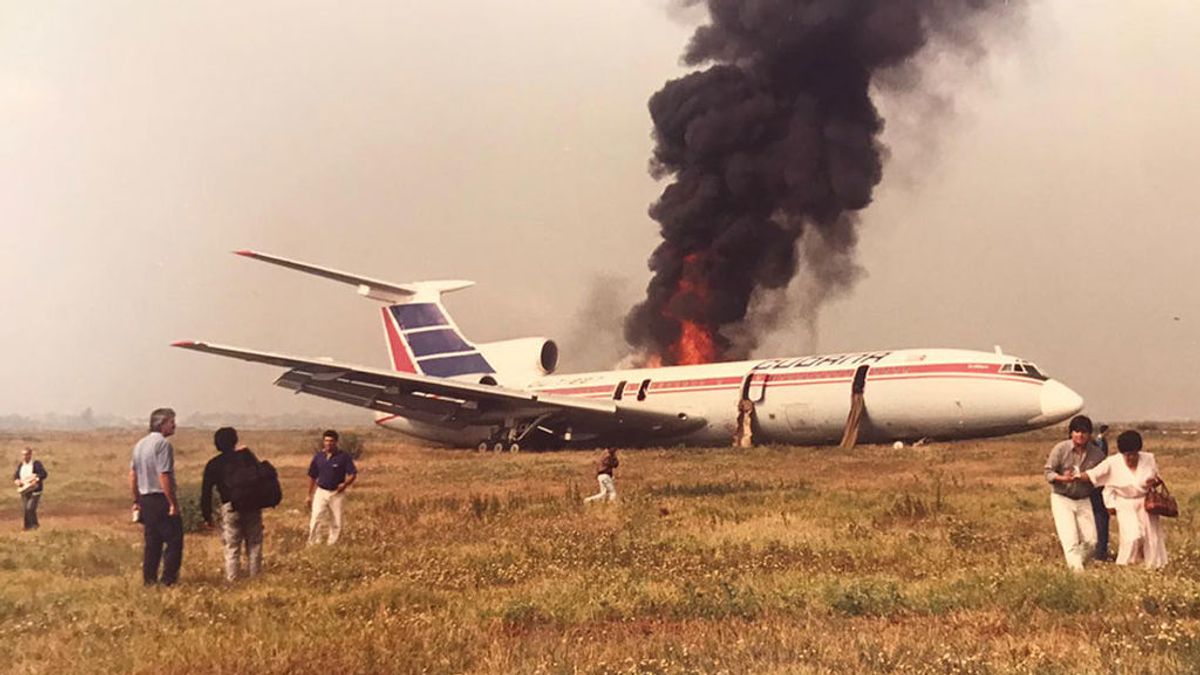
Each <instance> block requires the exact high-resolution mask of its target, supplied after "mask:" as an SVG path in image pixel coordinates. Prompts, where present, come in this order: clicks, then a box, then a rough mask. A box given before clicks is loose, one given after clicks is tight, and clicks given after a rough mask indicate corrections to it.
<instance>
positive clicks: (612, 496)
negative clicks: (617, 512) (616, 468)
mask: <svg viewBox="0 0 1200 675" xmlns="http://www.w3.org/2000/svg"><path fill="white" fill-rule="evenodd" d="M596 481H597V482H599V483H600V491H599V492H597V493H596V494H594V495H592V496H591V497H588V498H587V499H585V500H583V501H584V502H585V503H587V502H594V501H609V502H615V501H617V486H616V485H615V484H614V483H613V477H612V476H610V475H608V474H606V473H602V474H600V475H598V476H596Z"/></svg>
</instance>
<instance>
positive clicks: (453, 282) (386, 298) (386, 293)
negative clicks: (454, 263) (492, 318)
mask: <svg viewBox="0 0 1200 675" xmlns="http://www.w3.org/2000/svg"><path fill="white" fill-rule="evenodd" d="M234 253H236V254H238V255H240V256H245V257H247V258H253V259H255V260H261V261H263V262H269V263H271V264H274V265H279V266H280V267H286V268H288V269H291V270H296V271H297V272H305V273H307V274H312V275H314V276H318V277H323V278H325V279H332V280H333V281H339V282H341V283H343V284H350V285H352V286H356V287H357V290H358V294H359V295H362V296H364V297H367V298H371V299H372V300H379V301H380V302H387V303H393V304H403V303H409V302H430V301H435V300H437V298H438V297H439V296H441V294H442V293H449V292H450V291H457V290H461V289H463V288H469V287H471V286H474V285H475V282H474V281H466V280H464V279H445V280H440V281H413V282H409V283H403V284H397V283H393V282H390V281H383V280H380V279H372V278H370V277H364V276H361V275H358V274H350V273H349V272H342V271H340V270H335V269H330V268H328V267H320V266H318V265H311V264H309V263H306V262H300V261H299V260H291V259H289V258H282V257H280V256H275V255H269V254H267V253H259V252H258V251H247V250H242V251H234Z"/></svg>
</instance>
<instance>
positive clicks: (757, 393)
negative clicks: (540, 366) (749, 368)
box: [742, 372, 771, 404]
mask: <svg viewBox="0 0 1200 675" xmlns="http://www.w3.org/2000/svg"><path fill="white" fill-rule="evenodd" d="M770 377H771V376H770V374H768V373H756V372H751V373H749V374H747V375H746V377H745V378H743V379H742V398H743V399H747V400H750V401H753V402H754V403H755V404H758V403H762V402H763V401H765V400H766V398H767V380H768V379H770Z"/></svg>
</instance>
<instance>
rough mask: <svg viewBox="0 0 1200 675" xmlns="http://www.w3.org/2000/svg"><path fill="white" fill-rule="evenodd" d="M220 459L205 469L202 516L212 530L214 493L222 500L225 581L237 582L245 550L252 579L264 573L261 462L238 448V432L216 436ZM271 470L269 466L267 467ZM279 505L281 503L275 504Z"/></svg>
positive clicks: (224, 430) (231, 430) (226, 431)
mask: <svg viewBox="0 0 1200 675" xmlns="http://www.w3.org/2000/svg"><path fill="white" fill-rule="evenodd" d="M213 444H214V445H216V446H217V456H216V457H213V458H212V459H210V460H208V464H206V465H205V466H204V480H203V482H202V483H201V486H200V512H201V514H202V515H203V516H204V522H205V523H206V524H207V525H208V527H210V528H211V527H213V508H212V490H213V488H214V487H215V488H217V495H218V496H219V497H220V500H221V502H220V506H219V509H220V511H221V540H222V541H223V542H224V544H225V580H226V581H228V582H230V583H232V582H233V581H235V580H237V577H238V567H239V559H240V557H241V551H242V548H243V546H244V547H245V550H246V568H247V571H248V572H249V575H250V576H255V575H257V574H258V572H259V570H261V569H262V546H263V524H262V499H261V498H260V497H259V495H258V494H256V493H257V492H259V491H260V490H261V488H260V486H259V485H258V484H257V483H258V480H259V478H258V473H259V462H258V458H257V457H255V456H254V453H253V452H251V451H250V449H249V448H247V447H246V446H244V445H243V446H239V445H238V435H237V430H236V429H234V428H233V427H221V428H220V429H217V432H216V433H215V434H213ZM268 466H269V465H268ZM276 503H278V502H276Z"/></svg>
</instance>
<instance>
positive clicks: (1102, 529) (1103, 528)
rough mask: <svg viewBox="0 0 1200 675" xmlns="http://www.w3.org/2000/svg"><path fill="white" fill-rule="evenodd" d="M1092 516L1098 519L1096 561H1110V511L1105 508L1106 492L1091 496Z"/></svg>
mask: <svg viewBox="0 0 1200 675" xmlns="http://www.w3.org/2000/svg"><path fill="white" fill-rule="evenodd" d="M1091 499H1092V515H1093V516H1095V518H1096V555H1095V558H1096V560H1108V509H1107V508H1105V507H1104V491H1103V490H1094V491H1092V494H1091Z"/></svg>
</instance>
